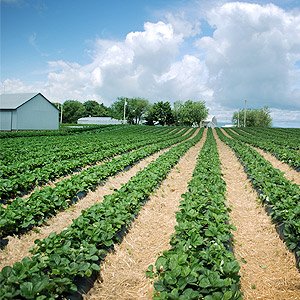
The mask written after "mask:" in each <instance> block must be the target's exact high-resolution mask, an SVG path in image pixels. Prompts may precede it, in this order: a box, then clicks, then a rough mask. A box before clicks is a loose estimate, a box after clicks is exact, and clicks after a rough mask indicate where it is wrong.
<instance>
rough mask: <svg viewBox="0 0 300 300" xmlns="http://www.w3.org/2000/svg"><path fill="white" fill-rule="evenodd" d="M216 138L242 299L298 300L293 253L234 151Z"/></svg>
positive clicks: (299, 275)
mask: <svg viewBox="0 0 300 300" xmlns="http://www.w3.org/2000/svg"><path fill="white" fill-rule="evenodd" d="M214 135H215V136H216V133H215V131H214ZM216 140H217V144H218V151H219V155H220V159H221V163H222V173H223V178H224V180H225V182H226V186H227V202H228V206H229V207H230V208H231V212H230V218H231V222H232V223H233V225H235V226H236V228H237V230H236V231H234V232H233V235H234V253H235V256H236V258H237V259H238V261H239V263H240V266H241V270H240V275H241V290H242V292H243V294H244V300H253V299H264V300H277V299H278V300H288V299H290V300H292V299H293V300H296V299H298V300H299V299H300V273H299V272H298V270H297V268H296V266H295V257H294V255H293V254H292V253H291V252H289V251H288V249H287V248H286V246H285V244H284V243H283V241H282V240H281V239H280V238H279V236H278V234H277V232H276V229H275V226H274V224H272V222H271V219H270V218H269V216H268V215H267V214H266V212H265V210H264V208H263V207H262V206H261V204H260V203H259V199H258V196H257V193H256V192H255V191H254V189H253V188H252V186H251V183H250V182H249V180H248V179H247V175H246V174H245V172H244V170H243V167H242V165H241V164H240V162H239V161H238V159H237V158H236V156H235V155H234V153H233V151H232V150H231V149H230V148H229V147H228V146H227V145H225V144H224V143H223V142H221V141H220V140H219V138H216Z"/></svg>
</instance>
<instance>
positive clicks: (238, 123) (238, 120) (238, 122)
mask: <svg viewBox="0 0 300 300" xmlns="http://www.w3.org/2000/svg"><path fill="white" fill-rule="evenodd" d="M237 127H240V110H238V119H237Z"/></svg>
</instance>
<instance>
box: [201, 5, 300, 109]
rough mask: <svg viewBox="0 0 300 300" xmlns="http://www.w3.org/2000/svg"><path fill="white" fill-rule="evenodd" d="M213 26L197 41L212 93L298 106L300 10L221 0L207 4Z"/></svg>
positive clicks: (231, 102) (233, 101)
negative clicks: (211, 5) (214, 5)
mask: <svg viewBox="0 0 300 300" xmlns="http://www.w3.org/2000/svg"><path fill="white" fill-rule="evenodd" d="M207 19H208V22H209V24H210V25H211V26H213V27H215V28H216V30H215V31H214V34H213V36H212V37H202V38H201V39H199V40H198V41H197V43H196V44H197V46H198V47H199V48H200V49H202V50H204V51H205V54H206V56H205V62H206V66H207V68H208V70H209V77H210V86H211V88H212V89H213V90H214V99H215V100H216V101H218V102H220V103H222V104H223V105H224V106H227V107H238V106H239V105H238V103H239V101H240V103H241V102H242V101H243V100H244V99H247V100H248V101H249V103H250V105H251V106H253V107H257V106H262V105H269V106H271V107H277V108H280V107H281V108H283V107H285V108H287V107H288V108H294V109H295V108H299V107H300V101H299V86H298V87H297V82H298V83H299V82H300V76H299V72H297V69H296V68H295V67H294V64H295V62H296V61H297V60H299V58H300V16H299V15H293V14H292V13H288V12H286V11H284V10H282V9H280V8H279V7H277V6H275V5H273V4H268V5H265V6H261V5H258V4H249V3H240V2H234V3H226V4H224V5H222V6H219V7H217V8H214V9H212V10H211V11H210V12H209V13H208V16H207Z"/></svg>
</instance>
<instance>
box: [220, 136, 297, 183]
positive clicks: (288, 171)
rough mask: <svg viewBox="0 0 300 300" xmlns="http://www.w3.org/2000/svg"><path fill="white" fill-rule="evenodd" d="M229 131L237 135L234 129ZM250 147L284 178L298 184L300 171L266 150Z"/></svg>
mask: <svg viewBox="0 0 300 300" xmlns="http://www.w3.org/2000/svg"><path fill="white" fill-rule="evenodd" d="M230 131H231V132H233V133H235V134H237V135H239V134H238V133H237V132H235V131H234V130H230ZM223 132H224V131H223ZM227 136H228V137H230V138H232V137H231V136H229V135H227ZM249 146H250V145H249ZM250 147H252V148H253V149H254V150H256V151H257V152H258V153H259V154H260V155H261V156H262V157H263V158H264V159H265V160H267V161H269V162H270V163H271V165H272V166H273V167H274V168H276V169H279V170H280V171H282V172H283V173H284V176H285V178H286V179H288V180H290V181H292V182H294V183H296V184H298V185H300V173H299V172H297V171H296V170H294V169H293V168H291V167H290V166H289V165H288V164H286V163H284V162H282V161H280V160H278V159H277V158H276V157H275V156H274V155H272V154H271V153H269V152H266V151H264V150H262V149H259V148H257V147H253V146H250Z"/></svg>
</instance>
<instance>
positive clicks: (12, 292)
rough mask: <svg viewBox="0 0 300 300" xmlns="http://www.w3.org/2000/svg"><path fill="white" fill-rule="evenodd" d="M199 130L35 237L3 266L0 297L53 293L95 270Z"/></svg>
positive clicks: (66, 290) (71, 288) (68, 289)
mask: <svg viewBox="0 0 300 300" xmlns="http://www.w3.org/2000/svg"><path fill="white" fill-rule="evenodd" d="M202 133H203V131H201V132H199V133H198V134H197V135H196V136H195V137H194V138H193V139H190V140H188V141H185V142H183V143H181V144H179V145H177V146H174V147H172V148H171V149H170V150H169V151H168V152H166V153H164V154H162V155H160V156H159V157H158V159H156V160H155V161H154V162H152V163H150V164H149V165H148V166H147V167H146V168H144V169H143V170H141V171H139V172H138V173H137V174H136V175H135V176H134V177H133V178H132V179H131V180H129V181H128V182H127V183H126V184H125V185H123V186H122V187H121V188H120V189H119V190H117V191H115V192H114V193H113V194H111V195H107V196H105V198H104V200H103V202H101V203H98V204H95V205H93V206H92V207H90V208H89V209H87V210H85V211H83V213H82V214H81V216H80V217H79V218H77V219H75V220H74V221H73V223H72V225H71V226H69V227H68V228H66V229H65V230H63V231H62V232H61V233H59V234H57V233H52V234H50V235H49V236H48V237H47V238H45V239H43V240H37V241H36V242H35V243H36V246H35V248H34V249H33V250H32V251H31V252H32V254H33V255H32V256H31V257H26V258H24V259H23V260H22V261H20V262H17V263H15V264H14V265H13V266H12V267H11V266H6V267H4V268H3V269H2V271H1V272H0V286H1V289H2V290H1V291H2V293H1V294H0V299H37V300H44V299H55V298H58V297H63V296H67V295H68V294H70V293H75V292H76V291H78V286H77V285H78V284H80V282H81V280H82V279H84V278H91V277H92V276H93V274H95V272H99V270H100V267H99V264H100V262H101V261H102V260H103V259H104V257H105V255H106V254H107V253H108V251H110V250H112V249H113V245H114V244H115V243H118V242H120V241H121V239H122V236H124V234H125V233H126V229H127V228H128V227H129V226H130V224H131V223H132V221H133V219H134V218H135V217H136V216H137V214H138V213H139V211H140V209H141V208H142V206H143V205H144V203H145V202H146V201H147V199H148V198H149V196H150V194H151V193H152V192H153V191H154V190H155V189H156V188H157V187H158V186H159V184H160V183H161V181H162V180H163V179H164V178H165V177H166V176H167V174H168V173H169V171H170V170H171V168H173V167H174V166H175V164H176V163H177V162H178V161H179V159H180V157H182V156H183V155H184V153H186V152H187V150H188V149H189V148H190V147H191V146H193V145H195V144H196V143H197V142H198V141H199V140H200V138H201V136H202ZM79 292H80V291H79Z"/></svg>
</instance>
